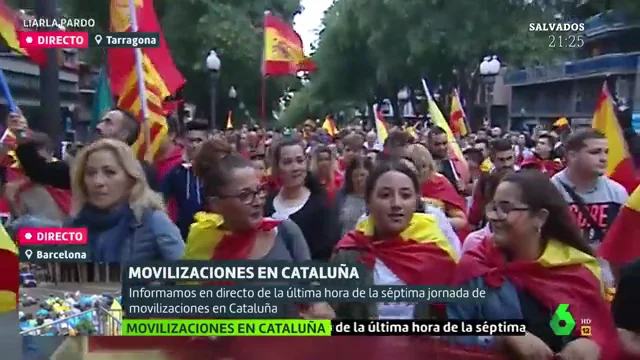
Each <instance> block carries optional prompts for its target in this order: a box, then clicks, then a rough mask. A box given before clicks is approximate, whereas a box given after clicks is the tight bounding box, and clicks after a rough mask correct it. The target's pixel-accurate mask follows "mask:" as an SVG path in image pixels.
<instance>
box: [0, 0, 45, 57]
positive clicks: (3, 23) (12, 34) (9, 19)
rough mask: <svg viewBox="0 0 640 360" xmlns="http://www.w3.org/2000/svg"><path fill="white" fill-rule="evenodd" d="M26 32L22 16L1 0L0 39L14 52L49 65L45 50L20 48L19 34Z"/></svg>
mask: <svg viewBox="0 0 640 360" xmlns="http://www.w3.org/2000/svg"><path fill="white" fill-rule="evenodd" d="M21 31H24V29H23V28H22V24H21V23H20V16H19V14H18V13H17V12H15V11H13V10H12V9H11V8H9V7H8V6H7V4H6V3H5V1H4V0H0V37H2V39H3V40H4V42H5V43H6V44H7V46H8V47H9V48H10V49H12V50H13V51H16V52H19V53H20V54H22V55H24V56H28V57H29V58H30V59H31V60H32V61H33V62H34V63H36V64H38V65H41V66H44V65H45V64H46V63H47V53H46V51H45V49H39V48H29V49H23V48H21V47H20V41H19V40H18V33H19V32H21Z"/></svg>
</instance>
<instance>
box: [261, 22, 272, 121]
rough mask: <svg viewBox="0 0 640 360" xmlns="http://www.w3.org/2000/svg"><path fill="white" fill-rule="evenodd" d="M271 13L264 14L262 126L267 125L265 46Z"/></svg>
mask: <svg viewBox="0 0 640 360" xmlns="http://www.w3.org/2000/svg"><path fill="white" fill-rule="evenodd" d="M269 14H271V11H269V10H265V11H264V16H263V17H262V33H263V36H262V69H261V70H262V83H261V84H260V99H261V104H260V106H261V108H260V122H261V125H262V128H266V127H267V75H266V73H265V66H266V64H265V61H266V59H265V57H264V54H265V51H266V49H265V47H266V46H267V27H266V26H265V23H266V20H267V15H269Z"/></svg>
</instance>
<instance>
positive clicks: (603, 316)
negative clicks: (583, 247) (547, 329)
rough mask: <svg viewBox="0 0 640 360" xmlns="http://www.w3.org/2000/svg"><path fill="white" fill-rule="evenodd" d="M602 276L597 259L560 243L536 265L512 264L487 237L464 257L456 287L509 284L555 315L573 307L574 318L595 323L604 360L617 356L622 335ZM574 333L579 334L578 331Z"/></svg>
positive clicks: (551, 245) (554, 243)
mask: <svg viewBox="0 0 640 360" xmlns="http://www.w3.org/2000/svg"><path fill="white" fill-rule="evenodd" d="M601 274H602V270H601V268H600V265H599V263H598V260H597V259H596V258H595V257H593V256H591V255H589V254H586V253H583V252H581V251H579V250H577V249H575V248H573V247H570V246H568V245H566V244H564V243H562V242H559V241H557V240H549V242H548V244H547V247H546V248H545V250H544V252H543V254H542V255H541V256H540V258H538V259H537V260H536V261H511V262H507V261H506V260H505V256H504V255H503V253H502V251H500V250H499V249H498V248H497V246H496V245H495V244H494V242H493V241H492V240H491V238H490V237H487V238H485V239H484V240H483V241H482V242H481V243H480V244H479V245H478V246H476V247H474V248H472V249H469V250H468V251H467V252H465V253H464V254H463V256H462V258H461V260H460V263H459V264H458V267H457V269H456V276H455V280H454V282H455V283H456V284H464V283H467V282H468V281H469V280H471V279H473V278H477V277H483V279H484V280H485V283H486V284H487V285H488V286H489V287H500V286H501V285H502V283H503V282H504V280H505V279H508V280H509V281H510V282H511V283H512V284H513V285H514V286H515V287H516V288H517V289H519V290H521V291H524V292H526V293H527V294H528V295H530V296H532V297H533V298H535V299H536V300H537V301H538V302H539V303H540V304H541V305H543V306H544V307H545V308H547V309H548V310H549V312H550V313H551V312H553V311H555V310H556V309H557V308H558V305H560V304H569V311H570V312H571V314H572V315H573V317H574V318H575V319H590V320H591V324H592V336H591V339H592V340H593V341H595V342H596V343H597V344H598V345H599V346H600V348H601V349H602V354H603V359H609V358H610V356H614V354H618V351H619V349H618V347H617V342H616V341H615V339H617V336H618V335H617V332H616V329H615V326H614V324H613V320H612V318H611V315H610V312H609V307H608V304H607V302H606V301H605V285H604V282H603V280H602V275H601ZM578 321H579V320H578ZM574 331H576V332H577V335H580V327H579V326H577V327H576V329H575V330H574ZM613 358H614V359H615V357H613Z"/></svg>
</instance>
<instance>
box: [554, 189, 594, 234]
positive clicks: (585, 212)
mask: <svg viewBox="0 0 640 360" xmlns="http://www.w3.org/2000/svg"><path fill="white" fill-rule="evenodd" d="M558 182H559V183H560V185H562V187H563V188H564V190H565V191H566V192H567V193H568V194H569V196H571V199H572V200H573V202H574V204H576V206H577V207H578V210H579V211H580V213H581V214H582V216H583V217H584V218H585V219H587V222H588V223H589V225H590V226H591V228H592V229H593V231H594V232H597V233H598V234H599V235H601V234H600V233H601V232H602V229H600V226H599V225H598V222H597V221H596V220H595V219H594V218H593V216H592V215H591V213H590V212H589V209H588V208H587V204H585V202H584V200H582V197H581V196H580V195H578V194H577V193H576V192H575V190H573V189H572V188H571V186H569V185H567V184H565V183H564V182H562V181H558ZM598 238H599V237H598Z"/></svg>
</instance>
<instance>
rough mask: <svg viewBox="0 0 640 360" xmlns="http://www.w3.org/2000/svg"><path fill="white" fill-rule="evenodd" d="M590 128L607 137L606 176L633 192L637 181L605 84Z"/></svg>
mask: <svg viewBox="0 0 640 360" xmlns="http://www.w3.org/2000/svg"><path fill="white" fill-rule="evenodd" d="M592 127H593V128H594V129H597V130H599V131H600V132H602V133H603V134H604V135H605V136H606V137H607V145H608V146H609V155H608V159H607V176H609V178H611V179H612V180H615V181H617V182H618V183H620V184H621V185H622V186H624V187H625V189H627V191H628V192H629V193H631V192H633V190H635V188H636V186H638V179H637V178H636V174H635V169H634V165H633V160H632V158H631V155H630V154H629V149H628V148H627V142H626V140H625V139H624V135H623V133H622V128H621V127H620V123H619V122H618V118H617V117H616V113H615V110H614V102H613V98H612V97H611V93H609V89H608V87H607V83H606V82H605V83H604V84H603V85H602V91H601V92H600V97H599V98H598V102H597V103H596V111H595V113H594V114H593V123H592Z"/></svg>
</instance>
